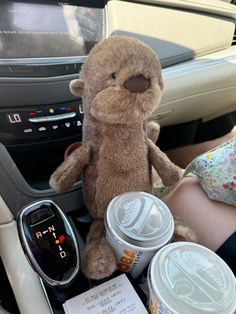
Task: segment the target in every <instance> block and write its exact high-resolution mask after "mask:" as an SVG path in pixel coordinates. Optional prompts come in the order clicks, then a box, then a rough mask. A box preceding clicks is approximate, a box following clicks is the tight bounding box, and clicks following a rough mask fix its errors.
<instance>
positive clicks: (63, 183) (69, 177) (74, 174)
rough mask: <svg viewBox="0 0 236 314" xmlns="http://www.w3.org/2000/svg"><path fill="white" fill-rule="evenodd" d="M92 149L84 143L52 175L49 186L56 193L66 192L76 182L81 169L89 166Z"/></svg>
mask: <svg viewBox="0 0 236 314" xmlns="http://www.w3.org/2000/svg"><path fill="white" fill-rule="evenodd" d="M91 153H92V147H91V145H90V144H89V143H84V144H82V145H81V146H80V147H78V148H77V149H75V150H74V151H73V152H72V153H71V154H70V155H69V156H68V157H67V158H66V159H65V161H64V162H63V163H62V164H61V165H60V166H59V167H58V168H57V169H56V171H55V172H54V173H53V174H52V176H51V178H50V180H49V184H50V186H51V188H52V189H54V190H55V191H56V192H58V193H63V192H65V191H67V190H68V189H69V188H70V187H71V186H72V185H73V184H74V183H75V181H76V179H77V178H78V176H79V175H80V173H81V171H82V170H83V168H84V167H85V166H86V165H88V164H89V161H90V158H91Z"/></svg>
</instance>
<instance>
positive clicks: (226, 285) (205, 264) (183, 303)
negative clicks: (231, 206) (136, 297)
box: [148, 242, 236, 314]
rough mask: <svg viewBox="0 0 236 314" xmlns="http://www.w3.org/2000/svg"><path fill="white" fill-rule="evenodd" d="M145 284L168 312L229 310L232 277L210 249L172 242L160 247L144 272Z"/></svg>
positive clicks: (224, 313)
mask: <svg viewBox="0 0 236 314" xmlns="http://www.w3.org/2000/svg"><path fill="white" fill-rule="evenodd" d="M148 285H149V288H150V290H151V292H152V294H154V295H155V296H156V298H157V299H158V300H159V302H160V303H161V304H164V306H165V307H166V308H168V310H169V312H168V313H181V314H189V313H191V314H204V313H205V314H213V313H214V314H216V313H217V314H233V313H235V310H236V279H235V277H234V275H233V272H232V271H231V270H230V268H229V267H228V265H227V264H226V263H225V262H224V261H223V260H222V259H221V258H220V257H219V256H218V255H216V254H215V253H214V252H212V251H211V250H209V249H207V248H205V247H203V246H201V245H199V244H195V243H189V242H176V243H171V244H168V245H166V246H165V247H163V248H162V249H160V250H159V251H158V252H157V253H156V255H155V256H154V257H153V259H152V262H151V264H150V266H149V272H148Z"/></svg>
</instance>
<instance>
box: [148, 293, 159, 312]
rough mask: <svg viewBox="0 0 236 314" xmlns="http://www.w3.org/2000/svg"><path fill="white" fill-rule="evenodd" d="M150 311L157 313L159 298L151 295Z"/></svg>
mask: <svg viewBox="0 0 236 314" xmlns="http://www.w3.org/2000/svg"><path fill="white" fill-rule="evenodd" d="M149 313H150V314H156V313H157V299H156V298H155V297H153V296H152V297H151V299H150V301H149Z"/></svg>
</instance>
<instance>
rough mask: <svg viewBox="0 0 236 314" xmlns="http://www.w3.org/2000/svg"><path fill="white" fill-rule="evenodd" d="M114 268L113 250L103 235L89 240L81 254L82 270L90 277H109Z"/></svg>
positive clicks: (96, 278)
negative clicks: (97, 238)
mask: <svg viewBox="0 0 236 314" xmlns="http://www.w3.org/2000/svg"><path fill="white" fill-rule="evenodd" d="M115 270H116V259H115V255H114V252H113V250H112V248H111V247H110V245H109V244H108V243H107V241H106V239H105V237H102V238H100V239H99V240H93V241H91V242H90V243H89V244H88V245H87V246H86V247H85V250H84V252H83V255H82V271H83V273H84V274H85V276H86V277H88V278H91V279H95V280H98V279H102V278H105V277H109V276H110V275H111V274H112V273H113V272H114V271H115Z"/></svg>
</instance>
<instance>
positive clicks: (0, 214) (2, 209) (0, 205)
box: [0, 195, 14, 225]
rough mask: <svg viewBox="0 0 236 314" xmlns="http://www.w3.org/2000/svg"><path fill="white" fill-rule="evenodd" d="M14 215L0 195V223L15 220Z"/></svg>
mask: <svg viewBox="0 0 236 314" xmlns="http://www.w3.org/2000/svg"><path fill="white" fill-rule="evenodd" d="M13 219H14V218H13V215H12V213H11V212H10V210H9V208H8V207H7V205H6V203H5V202H4V200H3V198H2V197H1V195H0V225H1V224H6V223H9V222H11V221H12V220H13Z"/></svg>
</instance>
